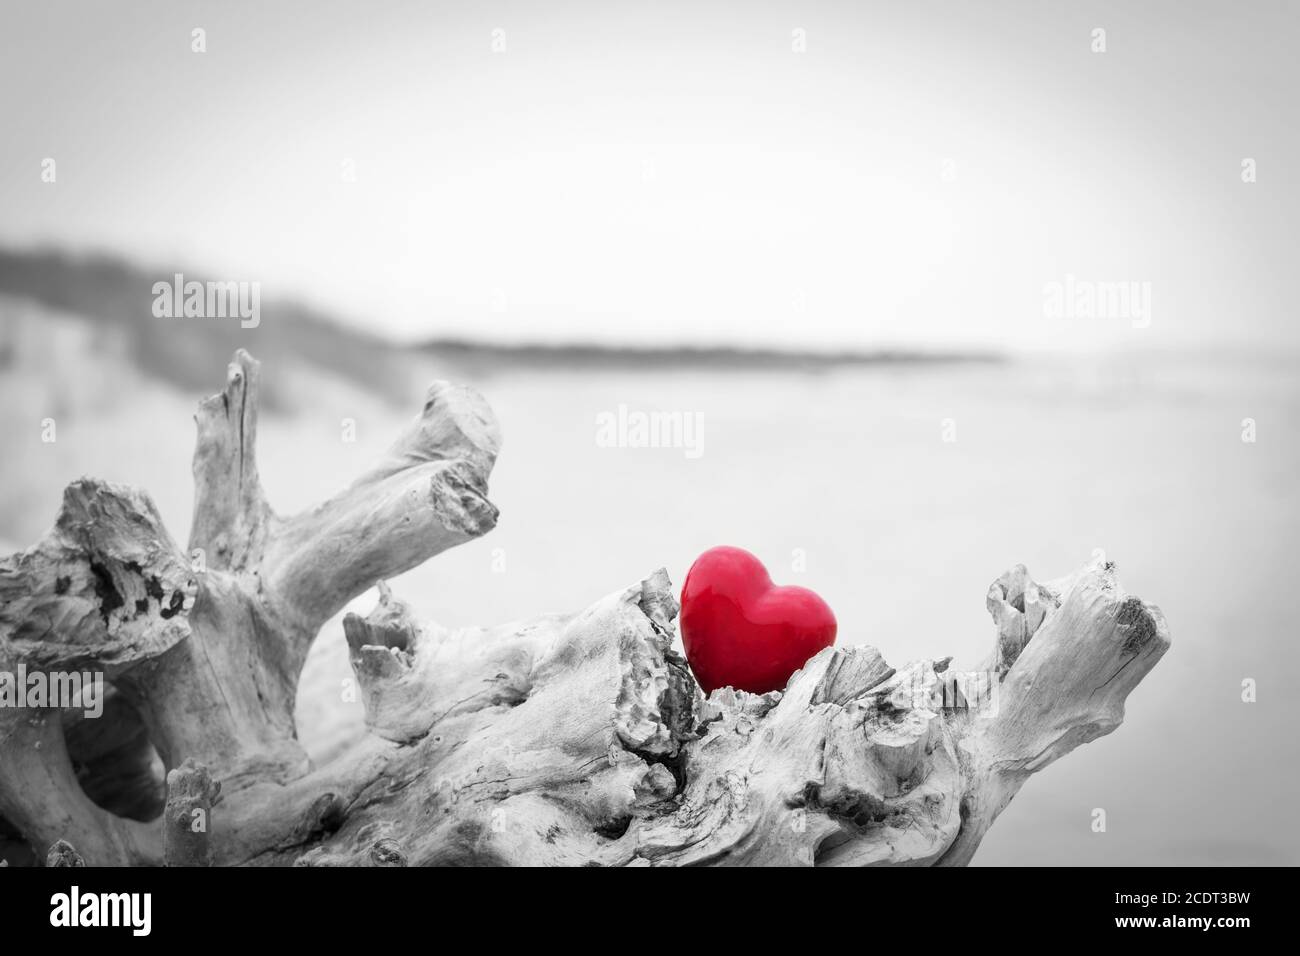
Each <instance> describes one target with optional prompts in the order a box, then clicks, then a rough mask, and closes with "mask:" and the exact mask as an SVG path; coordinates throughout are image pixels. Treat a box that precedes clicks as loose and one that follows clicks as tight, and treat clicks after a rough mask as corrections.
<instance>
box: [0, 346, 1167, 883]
mask: <svg viewBox="0 0 1300 956" xmlns="http://www.w3.org/2000/svg"><path fill="white" fill-rule="evenodd" d="M258 372H259V369H258V365H257V363H256V362H254V361H253V360H252V359H251V358H250V357H249V356H248V355H247V354H245V353H243V352H240V353H237V355H236V356H235V360H234V362H233V363H232V365H231V366H230V369H229V371H228V374H227V380H226V385H225V388H224V390H223V391H222V392H221V393H219V394H218V395H216V396H214V397H212V398H210V399H207V400H205V401H204V402H203V403H201V404H200V407H199V412H198V415H197V416H196V421H197V423H198V443H197V446H196V451H195V457H194V476H195V487H196V496H195V515H194V524H193V528H194V530H193V534H192V536H191V540H190V543H189V548H188V551H187V553H182V552H181V551H180V550H179V549H178V548H177V547H176V546H175V545H174V544H173V543H172V542H171V540H170V538H169V537H168V536H167V533H166V531H165V529H163V527H162V524H161V521H160V520H159V518H158V515H157V512H156V510H155V509H154V507H153V505H152V503H151V502H150V501H149V499H148V497H147V496H145V495H144V494H142V493H141V492H138V491H135V490H133V489H129V488H123V487H119V486H115V485H110V484H108V483H105V482H98V481H94V480H90V479H83V480H81V481H79V482H74V483H73V484H72V485H71V486H69V488H68V490H67V493H66V494H65V497H64V504H63V508H62V510H61V512H60V514H59V517H58V520H57V521H56V524H55V527H54V528H53V529H52V530H51V531H50V533H49V534H47V535H46V537H45V538H44V539H42V540H41V541H40V542H38V543H37V544H36V545H35V546H34V547H32V548H31V549H29V550H28V551H26V552H23V553H21V554H17V555H14V556H11V557H9V558H7V559H4V560H3V561H0V671H3V670H9V671H13V670H14V669H15V668H16V667H17V666H19V665H22V666H24V667H26V668H28V669H31V670H43V671H46V672H51V671H60V670H69V669H79V670H102V671H103V672H104V673H105V674H106V676H107V677H108V679H109V680H110V681H111V682H112V683H113V686H114V689H113V691H112V692H111V693H110V695H109V697H108V700H107V701H106V707H105V712H104V716H103V717H102V718H100V720H99V721H92V720H84V719H81V720H79V719H77V717H76V716H75V715H72V714H68V713H60V712H59V711H56V710H52V709H41V710H36V711H31V710H27V711H22V710H16V709H14V708H0V818H3V822H4V823H5V824H6V828H8V829H9V830H11V831H17V832H18V833H20V834H21V835H22V837H23V838H24V839H25V840H26V841H28V842H29V843H30V844H31V845H32V846H33V847H35V848H36V850H37V853H38V858H39V856H41V855H43V854H44V851H45V850H46V849H50V848H54V849H57V850H58V851H59V852H58V853H57V854H53V853H52V855H51V859H58V860H65V859H72V858H73V857H76V856H79V857H80V858H84V859H85V860H86V862H87V863H90V864H97V865H114V864H160V863H164V862H166V863H167V864H169V865H205V864H207V863H209V862H211V863H215V864H218V865H231V864H251V865H290V864H296V865H361V866H405V865H414V866H418V865H431V864H471V863H472V864H481V863H497V864H542V865H557V864H558V865H564V864H570V865H606V866H621V865H690V864H713V865H735V864H793V865H808V864H817V865H880V864H884V865H902V864H910V865H915V864H936V865H952V864H964V863H966V862H968V861H969V860H970V858H971V856H972V855H973V854H974V852H975V850H976V848H977V847H978V845H979V842H980V839H981V838H982V837H983V835H984V833H985V832H986V831H987V829H988V827H989V826H990V825H991V824H992V822H993V820H994V819H995V818H996V816H997V814H998V813H999V812H1000V811H1001V810H1002V808H1003V807H1005V806H1006V804H1007V802H1008V801H1009V800H1010V799H1011V797H1012V796H1014V794H1015V793H1016V791H1017V790H1018V789H1019V787H1020V786H1021V785H1022V784H1023V783H1024V781H1025V780H1026V779H1027V778H1028V777H1029V775H1030V774H1032V773H1034V772H1036V771H1037V770H1040V769H1042V768H1043V767H1044V766H1046V765H1047V764H1048V763H1050V762H1051V761H1053V760H1055V759H1057V758H1058V757H1060V756H1063V755H1064V754H1065V753H1067V752H1069V750H1071V749H1073V747H1075V746H1077V745H1078V744H1080V743H1084V742H1086V741H1088V740H1092V739H1093V738H1095V737H1098V736H1101V735H1102V734H1105V733H1109V732H1110V731H1111V730H1113V729H1115V727H1117V726H1118V725H1119V723H1120V721H1121V720H1122V718H1123V704H1124V700H1125V698H1126V697H1127V696H1128V694H1129V692H1130V691H1131V690H1132V689H1133V688H1134V687H1135V686H1136V685H1137V684H1138V682H1139V681H1140V680H1141V679H1142V678H1143V677H1144V676H1145V675H1146V673H1147V672H1148V671H1149V670H1150V669H1151V667H1152V666H1154V664H1155V662H1156V661H1157V660H1158V659H1159V658H1160V656H1161V655H1162V654H1163V653H1164V652H1165V650H1166V649H1167V648H1168V646H1169V636H1168V629H1167V627H1166V625H1165V622H1164V619H1163V617H1162V615H1161V614H1160V612H1159V610H1158V609H1157V608H1155V607H1154V606H1151V605H1148V604H1145V603H1143V602H1141V601H1139V600H1138V599H1136V598H1132V597H1129V596H1128V595H1126V594H1125V593H1124V591H1123V590H1122V588H1121V587H1120V586H1119V584H1118V582H1117V580H1116V577H1115V572H1114V568H1113V567H1112V566H1110V565H1101V566H1090V567H1085V568H1083V569H1080V570H1079V571H1077V572H1075V573H1074V574H1073V575H1071V576H1069V577H1068V578H1065V579H1062V580H1060V581H1056V582H1050V583H1047V584H1038V583H1036V582H1034V581H1033V579H1032V578H1031V577H1030V576H1029V574H1028V572H1027V571H1026V570H1025V569H1024V568H1023V567H1017V568H1014V569H1012V570H1011V571H1009V572H1007V573H1006V574H1004V575H1003V576H1002V577H1001V578H999V579H998V580H997V581H996V582H994V584H993V586H992V587H991V588H990V590H989V594H988V597H987V605H988V607H989V610H990V612H991V614H992V616H993V619H994V622H995V627H996V637H995V639H994V642H993V650H992V652H991V654H990V657H989V660H988V661H987V662H986V663H985V665H983V666H982V667H981V668H979V669H977V670H976V671H974V672H970V673H966V672H962V673H958V672H956V671H954V670H953V669H952V667H951V663H950V660H947V659H945V660H941V661H920V662H913V663H911V664H908V665H907V666H905V667H903V668H901V669H898V670H895V669H894V668H891V667H889V666H888V665H887V664H886V663H885V662H884V661H883V660H882V659H881V657H880V655H879V653H878V652H877V651H875V650H874V649H873V648H870V647H866V646H854V647H840V648H831V649H828V650H826V651H823V652H822V653H821V654H819V655H817V656H816V657H815V658H813V659H812V660H811V661H809V662H808V664H807V665H806V666H805V667H804V669H803V670H802V671H800V672H799V673H798V674H796V675H795V676H794V677H793V678H791V680H790V682H789V684H788V685H787V687H786V688H785V690H784V691H783V692H779V693H772V694H765V695H762V696H754V695H750V694H745V693H738V692H735V691H732V690H731V689H729V688H723V689H721V690H718V691H715V692H714V693H713V694H712V695H711V696H709V697H708V698H705V697H704V696H703V695H702V694H701V693H700V691H699V689H698V687H697V686H696V684H695V682H694V680H693V679H692V677H691V675H690V671H689V668H688V667H687V666H686V663H685V662H684V661H683V660H682V659H681V658H680V657H679V656H678V655H677V654H676V653H675V652H674V651H673V649H672V641H673V635H674V630H673V628H674V624H673V622H674V619H675V616H676V613H677V604H676V601H675V599H674V597H673V592H672V587H671V585H670V583H669V581H668V577H667V575H666V573H665V572H663V571H662V570H661V571H657V572H655V573H653V574H651V575H649V576H648V577H647V578H645V579H644V580H642V581H639V582H636V583H634V584H632V585H631V586H629V587H627V588H625V589H623V590H620V591H617V592H615V593H613V594H611V595H609V596H607V597H605V598H603V599H602V600H600V601H597V602H596V603H595V604H593V605H591V606H590V607H588V608H587V609H585V610H583V611H581V612H578V613H576V614H554V615H547V616H544V617H540V618H537V619H535V620H532V621H527V622H522V623H513V624H506V625H498V626H493V627H486V628H466V629H458V630H449V629H446V628H442V627H439V626H438V625H436V624H431V623H425V622H420V621H416V620H415V619H414V618H413V617H412V616H411V614H410V613H409V611H408V610H407V608H406V607H405V606H404V605H403V604H402V602H401V601H400V600H398V599H397V598H396V597H395V596H394V595H393V594H392V593H391V591H389V590H388V588H387V587H386V586H385V585H383V582H384V581H385V579H387V578H390V577H392V576H394V575H397V574H400V573H401V572H402V571H405V570H407V569H409V568H411V567H413V566H415V565H417V564H419V563H421V562H423V561H424V560H427V559H428V558H430V557H432V556H433V555H435V554H437V553H439V552H441V551H443V550H445V549H446V548H448V547H452V546H454V545H456V544H459V543H462V542H463V541H466V540H469V539H470V538H473V537H475V536H477V535H480V534H482V533H484V532H486V531H488V530H490V529H491V528H492V527H493V525H494V524H495V522H496V518H497V511H496V508H495V507H494V506H493V505H492V504H491V503H490V502H489V501H488V499H487V478H488V474H489V473H490V471H491V468H492V465H493V463H494V461H495V457H496V454H497V449H498V447H499V435H498V432H497V428H496V423H495V421H494V419H493V417H492V414H491V411H490V410H489V409H488V407H487V405H486V404H485V403H484V402H483V400H482V399H481V398H479V397H478V396H477V395H476V394H474V393H473V392H470V391H468V390H466V389H462V388H456V387H453V386H449V385H445V384H437V385H435V386H433V387H432V388H431V389H430V390H429V393H428V396H427V399H426V401H425V404H424V406H423V408H422V409H421V412H420V414H419V415H418V416H417V417H416V419H415V420H414V422H413V423H412V424H411V426H410V427H409V428H408V429H407V430H406V431H405V432H404V433H403V434H402V435H401V436H400V437H399V439H398V440H397V442H396V443H395V444H394V445H393V447H392V448H391V449H390V450H389V452H388V453H387V454H386V455H385V456H384V458H383V459H382V460H381V461H380V462H379V463H377V464H376V466H375V467H374V468H372V469H371V470H370V471H368V472H367V473H366V474H364V475H362V476H361V477H360V478H358V479H357V480H356V481H355V482H353V483H352V484H351V485H350V486H348V487H347V488H346V489H344V490H343V491H342V492H340V493H339V494H338V495H336V496H334V497H333V498H331V499H330V500H328V501H326V502H324V503H322V504H321V505H319V506H317V507H315V508H313V509H310V510H309V511H308V512H306V513H304V514H301V515H298V516H295V517H289V518H281V517H279V516H277V515H276V514H275V513H274V512H273V511H272V510H271V508H270V507H269V505H268V503H267V502H266V500H265V497H264V495H263V493H262V490H261V485H260V483H259V481H258V478H257V465H256V459H255V441H256V432H257V384H258ZM376 583H379V584H380V585H381V590H380V595H381V596H380V601H379V603H378V606H377V607H376V608H375V609H374V610H373V611H372V612H371V613H370V614H369V615H367V616H365V617H360V616H357V615H349V616H348V617H347V618H346V619H345V621H344V635H345V637H346V640H347V642H348V648H349V652H350V657H351V662H352V666H353V669H354V672H355V674H356V677H357V681H358V684H359V686H360V688H361V694H362V699H363V703H364V706H365V713H366V726H367V733H366V735H365V736H364V738H363V739H361V740H359V741H357V742H356V743H355V744H354V745H352V746H351V747H350V749H348V750H347V751H346V752H344V753H343V754H342V755H341V756H339V757H338V758H336V759H334V760H333V761H331V762H330V763H329V764H327V765H325V766H322V767H313V766H311V765H310V763H309V761H308V760H307V758H306V755H305V754H304V752H303V751H302V749H301V747H299V745H298V743H297V741H296V737H295V733H294V726H293V719H292V710H293V699H294V693H295V691H296V687H297V681H298V677H299V674H300V672H301V668H302V664H303V661H304V659H305V657H306V653H307V649H308V647H309V646H310V643H311V641H312V640H313V639H315V637H316V633H317V631H318V630H319V629H320V627H321V625H322V623H323V622H324V621H326V620H327V619H328V618H329V617H331V616H332V615H333V614H334V613H336V612H337V611H338V610H339V609H341V608H342V607H343V606H344V605H345V603H346V602H347V601H348V600H350V599H351V598H353V597H355V596H356V595H357V594H360V593H361V592H363V591H365V590H366V589H368V588H369V587H371V586H372V585H374V584H376ZM326 639H337V637H335V636H327V638H326ZM148 743H152V745H153V747H154V748H156V749H157V753H158V755H159V756H160V757H161V759H162V765H163V766H162V767H159V766H157V765H156V764H151V760H153V754H152V751H151V750H150V748H149V747H148V746H147V744H148ZM164 770H166V771H168V773H167V787H168V790H167V794H166V805H165V806H164V805H163V800H162V794H161V792H160V787H161V774H162V772H163V771H164ZM91 795H93V797H94V799H93V800H92V799H91ZM200 816H201V817H202V818H203V819H204V820H205V822H206V826H205V827H203V828H200V829H195V827H194V821H195V819H197V818H198V817H200ZM3 829H5V828H0V831H2V830H3ZM58 841H63V843H58ZM73 848H75V849H73Z"/></svg>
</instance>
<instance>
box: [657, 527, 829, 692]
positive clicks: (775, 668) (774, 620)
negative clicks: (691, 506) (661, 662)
mask: <svg viewBox="0 0 1300 956" xmlns="http://www.w3.org/2000/svg"><path fill="white" fill-rule="evenodd" d="M681 620H682V643H683V644H684V645H685V647H686V659H687V660H688V661H690V664H691V670H693V671H694V672H695V679H696V680H697V681H698V682H699V684H700V687H701V688H702V689H703V690H704V693H706V694H708V693H710V692H712V691H713V690H714V689H715V688H718V687H726V686H728V685H730V686H731V687H734V688H736V689H737V690H747V691H749V692H751V693H754V694H764V693H767V692H768V691H769V690H781V689H782V688H784V687H785V684H786V681H788V680H789V679H790V675H791V674H793V673H794V672H795V671H797V670H798V669H799V668H801V667H803V665H804V664H806V663H807V662H808V659H809V658H810V657H812V656H813V655H814V654H816V653H817V652H818V651H820V650H821V649H822V648H824V647H830V646H831V645H832V644H834V643H835V629H836V624H835V615H834V614H833V613H832V612H831V609H830V607H829V606H828V605H827V604H826V602H825V601H823V600H822V599H821V598H820V597H818V596H817V595H816V594H814V593H813V592H812V591H809V590H808V589H807V588H800V587H777V586H776V585H774V584H773V583H772V579H771V578H770V577H768V574H767V568H765V567H763V562H761V561H759V560H758V558H756V557H754V556H753V555H752V554H750V553H749V552H748V551H742V550H741V549H740V548H730V547H721V548H710V549H709V550H708V551H705V552H704V553H703V554H702V555H700V556H699V558H697V559H696V561H695V563H694V564H692V565H691V569H690V571H688V572H687V573H686V583H685V584H684V585H683V586H682V618H681Z"/></svg>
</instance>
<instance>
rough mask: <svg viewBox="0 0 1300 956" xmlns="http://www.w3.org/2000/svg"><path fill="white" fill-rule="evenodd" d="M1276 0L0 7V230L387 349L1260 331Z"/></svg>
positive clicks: (1251, 341) (1288, 179)
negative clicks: (1127, 313) (308, 314)
mask: <svg viewBox="0 0 1300 956" xmlns="http://www.w3.org/2000/svg"><path fill="white" fill-rule="evenodd" d="M1297 9H1298V6H1297V5H1296V4H1293V3H1285V2H1275V3H1270V2H1260V3H1252V4H1249V5H1245V4H1240V3H1237V4H1233V3H1228V2H1221V3H1187V2H1179V3H1175V2H1144V3H1140V4H1138V3H1124V4H1108V3H1071V4H1064V3H1051V2H1042V0H1033V2H1018V3H1006V2H1000V3H996V4H993V3H989V4H981V3H970V2H959V0H947V2H917V3H907V4H904V3H895V4H889V5H885V4H872V3H864V2H826V3H773V2H745V3H738V2H736V0H730V2H703V0H692V2H683V3H675V2H662V0H660V2H655V3H647V2H642V3H630V2H618V0H612V2H611V0H604V2H599V3H596V2H592V3H575V2H548V3H538V2H518V3H507V2H475V3H457V4H451V3H422V4H416V3H391V2H379V0H367V2H354V3H344V2H320V0H314V2H311V3H306V2H302V3H285V2H277V3H274V4H270V3H251V2H248V3H231V2H224V0H223V2H221V3H216V2H175V0H170V2H157V3H111V4H109V3H102V2H75V3H70V2H57V0H54V2H51V0H40V2H33V0H6V2H5V4H4V6H3V8H2V12H0V18H2V19H0V119H2V124H0V242H4V243H5V244H7V245H18V246H26V245H30V244H33V243H37V242H40V243H55V244H58V245H60V246H65V247H69V248H74V249H96V250H107V251H112V252H117V253H120V254H123V255H126V256H128V257H130V258H133V259H136V260H138V261H141V262H142V263H145V264H147V265H149V266H150V267H154V268H156V269H157V270H158V271H159V273H160V276H161V275H165V274H168V273H169V272H170V271H171V270H174V269H185V268H191V269H194V270H203V271H205V272H207V273H209V274H211V275H212V276H214V277H220V278H223V279H236V280H239V279H243V280H248V281H259V282H261V283H262V288H263V296H264V297H274V296H295V297H299V298H302V299H305V300H307V301H309V302H311V303H313V304H316V305H319V306H321V307H324V308H327V309H330V310H332V311H335V312H337V313H339V314H340V315H342V316H345V317H348V318H349V319H350V320H352V321H355V322H358V323H361V324H363V325H365V326H367V327H369V328H372V329H376V330H381V331H385V332H390V333H392V334H395V335H399V336H403V337H422V336H432V335H445V334H452V335H460V336H470V337H482V338H491V339H502V340H507V341H518V340H539V341H555V340H592V339H594V340H600V341H616V342H628V341H637V342H645V341H655V342H679V341H687V342H697V343H699V342H729V343H733V344H777V345H802V346H808V347H827V346H843V345H851V346H875V345H880V344H899V343H904V344H911V345H920V346H954V345H963V346H964V345H993V346H1012V347H1027V348H1037V347H1079V346H1088V345H1094V344H1103V343H1130V344H1135V345H1141V346H1157V347H1159V346H1188V345H1205V344H1212V345H1214V346H1215V347H1224V346H1234V345H1245V346H1251V345H1254V346H1259V345H1267V346H1269V347H1270V348H1275V347H1278V346H1285V347H1287V348H1290V347H1294V346H1296V345H1297V344H1300V322H1297V320H1296V319H1297V317H1296V315H1295V312H1296V310H1295V305H1294V298H1293V295H1292V292H1291V287H1292V284H1293V281H1294V280H1293V278H1292V276H1293V275H1294V273H1295V267H1296V252H1297V243H1296V228H1297V225H1296V224H1297V222H1298V221H1300V217H1298V215H1297V214H1298V213H1300V202H1298V201H1297V198H1298V196H1300V193H1298V191H1297V187H1296V176H1297V173H1298V171H1300V163H1298V162H1297V160H1298V158H1300V157H1298V156H1297V145H1298V143H1300V132H1298V126H1300V124H1297V116H1298V111H1297V108H1296V102H1295V99H1296V91H1297V89H1300V69H1298V68H1297V67H1296V61H1297V58H1298V44H1300V29H1297V26H1298V25H1300V16H1298V15H1297V12H1296V11H1297ZM196 27H201V28H203V30H205V31H206V52H203V53H196V52H193V50H192V44H193V40H192V33H191V31H192V30H193V29H194V28H196ZM1099 27H1100V28H1103V29H1104V30H1105V44H1106V51H1105V52H1104V53H1096V52H1093V49H1092V47H1093V46H1094V44H1095V42H1096V41H1095V39H1094V34H1093V31H1094V29H1095V28H1099ZM494 31H500V32H494ZM796 31H803V32H802V33H796ZM503 44H504V49H501V47H502V45H503ZM801 44H802V45H803V46H804V48H805V52H797V51H796V49H795V48H796V47H798V46H800V45H801ZM494 45H495V46H496V47H497V49H496V50H494ZM47 158H53V159H54V160H55V163H56V165H55V170H56V180H55V182H54V183H46V182H42V168H43V167H42V163H43V161H44V160H45V159H47ZM1246 158H1251V159H1254V160H1255V161H1256V164H1257V167H1256V168H1257V179H1258V181H1257V182H1254V183H1243V182H1242V161H1243V159H1246ZM349 172H352V173H354V174H355V177H354V178H355V181H354V182H353V181H348V179H349ZM1067 276H1073V277H1075V279H1076V281H1084V282H1099V281H1101V282H1115V281H1132V282H1146V283H1150V286H1149V288H1150V295H1151V314H1150V324H1149V326H1141V323H1139V322H1133V321H1128V320H1126V319H1123V318H1094V319H1078V318H1076V319H1069V318H1052V317H1050V316H1048V315H1045V310H1044V287H1045V285H1046V284H1048V283H1051V282H1054V281H1056V282H1062V283H1063V282H1065V280H1066V277H1067ZM1139 326H1140V327H1139Z"/></svg>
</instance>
